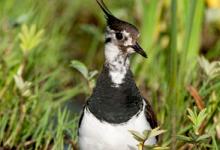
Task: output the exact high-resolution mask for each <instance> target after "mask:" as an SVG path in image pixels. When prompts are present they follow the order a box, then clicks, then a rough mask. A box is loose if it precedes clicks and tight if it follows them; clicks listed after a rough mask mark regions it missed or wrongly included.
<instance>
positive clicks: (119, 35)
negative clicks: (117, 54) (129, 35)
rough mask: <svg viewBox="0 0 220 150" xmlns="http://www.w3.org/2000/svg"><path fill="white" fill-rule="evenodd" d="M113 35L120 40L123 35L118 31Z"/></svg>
mask: <svg viewBox="0 0 220 150" xmlns="http://www.w3.org/2000/svg"><path fill="white" fill-rule="evenodd" d="M115 36H116V38H117V39H118V40H122V39H123V35H122V34H121V33H120V32H117V33H116V34H115Z"/></svg>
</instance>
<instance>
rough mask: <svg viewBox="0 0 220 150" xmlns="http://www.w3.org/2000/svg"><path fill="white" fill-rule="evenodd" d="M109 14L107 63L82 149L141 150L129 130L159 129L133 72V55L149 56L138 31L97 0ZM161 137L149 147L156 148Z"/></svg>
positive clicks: (84, 123) (82, 129)
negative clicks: (153, 146) (131, 59)
mask: <svg viewBox="0 0 220 150" xmlns="http://www.w3.org/2000/svg"><path fill="white" fill-rule="evenodd" d="M96 1H97V3H98V4H99V6H100V8H101V9H102V11H103V12H104V14H105V18H106V20H107V27H106V31H105V47H104V55H105V63H104V65H103V69H102V71H101V73H100V75H99V77H98V79H97V82H96V86H95V88H94V89H93V92H92V94H91V96H90V97H89V99H88V100H87V102H86V104H85V106H84V108H83V111H82V114H81V117H80V121H79V128H78V136H79V148H80V150H137V144H138V142H137V141H136V140H135V139H134V138H133V136H132V134H131V133H130V132H129V130H135V131H138V132H143V131H144V130H150V129H153V128H155V127H157V120H156V116H155V114H154V112H153V109H152V107H151V105H150V103H149V102H148V101H147V100H146V99H145V98H144V97H143V96H142V95H141V93H140V91H139V89H138V88H137V85H136V83H135V81H134V78H133V74H132V72H131V70H130V63H129V62H130V61H129V59H130V56H131V55H132V54H133V53H139V54H140V55H142V56H143V57H147V55H146V53H145V52H144V50H143V49H142V48H141V46H140V45H139V44H138V42H137V40H138V37H139V35H140V34H139V31H138V29H137V28H136V27H135V26H134V25H132V24H130V23H128V22H125V21H122V20H120V19H118V18H116V17H115V16H114V15H113V14H112V13H111V12H110V10H109V9H108V8H107V7H106V5H105V4H104V2H103V0H96ZM156 143H157V138H156V137H152V138H149V139H148V140H147V141H146V142H145V144H148V145H153V144H156Z"/></svg>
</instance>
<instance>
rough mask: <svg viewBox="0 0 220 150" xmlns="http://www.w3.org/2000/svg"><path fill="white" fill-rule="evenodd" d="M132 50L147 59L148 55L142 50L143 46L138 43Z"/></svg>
mask: <svg viewBox="0 0 220 150" xmlns="http://www.w3.org/2000/svg"><path fill="white" fill-rule="evenodd" d="M132 48H133V49H134V50H135V52H137V53H138V54H140V55H141V56H143V57H145V58H147V54H146V53H145V52H144V50H143V49H142V48H141V46H140V45H139V44H138V43H137V42H136V43H135V45H133V46H132Z"/></svg>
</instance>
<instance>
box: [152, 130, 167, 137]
mask: <svg viewBox="0 0 220 150" xmlns="http://www.w3.org/2000/svg"><path fill="white" fill-rule="evenodd" d="M164 132H166V130H160V127H157V128H154V129H153V130H151V132H150V134H149V138H150V137H155V136H158V135H160V134H162V133H164Z"/></svg>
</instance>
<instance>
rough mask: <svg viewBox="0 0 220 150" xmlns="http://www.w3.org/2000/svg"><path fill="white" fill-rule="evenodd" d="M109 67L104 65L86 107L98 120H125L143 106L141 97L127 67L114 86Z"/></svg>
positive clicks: (112, 121)
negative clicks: (119, 83)
mask: <svg viewBox="0 0 220 150" xmlns="http://www.w3.org/2000/svg"><path fill="white" fill-rule="evenodd" d="M113 85H114V83H112V81H111V77H110V76H109V67H108V66H107V65H105V66H104V68H103V71H102V73H101V74H100V76H99V78H98V80H97V83H96V87H95V88H94V90H93V94H92V96H91V97H90V98H89V99H88V101H87V107H88V108H89V110H90V112H91V113H93V114H94V115H95V116H96V117H97V118H98V119H99V120H101V121H106V122H109V123H113V124H119V123H124V122H127V121H128V120H129V119H131V117H133V116H134V115H135V114H137V113H138V112H139V111H140V110H142V108H143V99H142V97H141V95H140V92H139V90H138V88H137V86H136V84H135V82H134V79H133V75H132V73H131V71H130V70H129V69H128V71H127V74H126V75H125V78H124V82H123V83H122V84H121V85H120V86H119V87H114V86H113Z"/></svg>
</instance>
